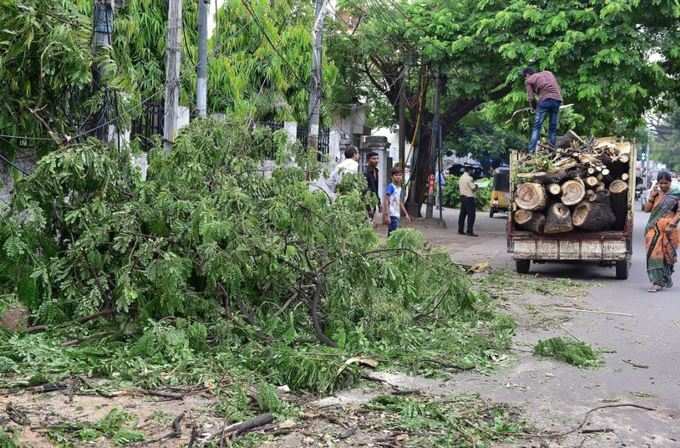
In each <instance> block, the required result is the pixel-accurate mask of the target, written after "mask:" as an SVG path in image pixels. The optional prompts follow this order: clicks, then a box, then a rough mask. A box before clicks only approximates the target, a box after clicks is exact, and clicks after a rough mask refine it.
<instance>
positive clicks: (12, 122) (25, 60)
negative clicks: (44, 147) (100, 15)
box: [0, 0, 94, 150]
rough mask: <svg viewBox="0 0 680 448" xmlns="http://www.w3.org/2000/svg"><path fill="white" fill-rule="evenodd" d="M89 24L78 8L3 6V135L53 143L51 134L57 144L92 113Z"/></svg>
mask: <svg viewBox="0 0 680 448" xmlns="http://www.w3.org/2000/svg"><path fill="white" fill-rule="evenodd" d="M90 22H91V19H90V18H89V17H87V16H86V15H85V14H83V11H82V9H79V8H78V5H77V2H64V1H60V0H40V1H38V0H30V1H29V0H3V1H2V2H0V23H2V26H1V27H0V91H2V97H1V98H0V131H1V132H0V133H2V134H9V135H22V136H29V137H34V138H48V129H49V130H52V131H53V132H54V138H55V140H57V141H58V140H59V138H60V137H59V136H61V135H65V134H71V135H72V134H73V130H74V129H77V127H78V126H79V125H80V124H81V123H82V122H83V121H84V120H85V118H86V117H87V115H88V113H91V112H93V110H94V109H93V108H92V107H87V106H93V105H92V104H89V103H88V101H87V100H88V99H90V97H91V95H92V92H91V89H90V86H91V82H92V72H91V68H92V64H93V58H92V55H91V49H90V37H91V23H90ZM83 103H85V107H82V105H83ZM48 139H49V138H48ZM18 144H19V142H18V141H17V140H14V139H9V140H6V141H3V146H5V148H9V149H11V150H14V149H16V148H17V147H18Z"/></svg>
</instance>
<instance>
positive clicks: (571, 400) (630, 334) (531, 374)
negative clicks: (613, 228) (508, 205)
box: [425, 210, 680, 448]
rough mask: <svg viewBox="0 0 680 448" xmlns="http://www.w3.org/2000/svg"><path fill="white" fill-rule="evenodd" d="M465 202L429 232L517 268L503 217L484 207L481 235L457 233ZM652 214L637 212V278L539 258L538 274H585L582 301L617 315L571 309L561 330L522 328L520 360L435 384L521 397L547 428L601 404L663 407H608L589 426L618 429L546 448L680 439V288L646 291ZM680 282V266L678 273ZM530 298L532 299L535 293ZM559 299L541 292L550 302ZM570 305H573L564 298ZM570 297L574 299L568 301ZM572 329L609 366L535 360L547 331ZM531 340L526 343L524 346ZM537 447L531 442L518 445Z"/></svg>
mask: <svg viewBox="0 0 680 448" xmlns="http://www.w3.org/2000/svg"><path fill="white" fill-rule="evenodd" d="M457 217H458V212H457V211H456V210H446V214H445V219H446V221H447V225H448V228H447V229H446V230H444V229H441V228H438V227H437V226H434V225H427V226H425V227H426V229H425V233H426V234H427V235H428V237H429V238H430V240H432V241H433V242H435V243H437V244H441V245H443V246H445V247H447V248H448V250H449V252H450V253H451V255H452V257H453V258H454V259H456V260H458V261H460V262H463V263H466V264H474V263H477V262H483V261H487V262H489V263H490V264H491V265H492V266H494V267H496V268H508V269H512V268H514V263H513V261H512V259H511V257H510V256H509V255H508V254H507V253H506V243H505V225H506V220H505V219H503V218H500V217H499V218H494V219H490V218H489V217H488V215H482V214H479V215H478V224H477V225H476V228H475V231H476V232H477V233H478V234H479V235H480V237H479V238H472V237H467V236H461V235H458V234H457V232H456V231H457ZM646 219H647V216H646V215H645V214H643V213H641V212H637V213H636V216H635V232H634V245H633V247H634V252H633V259H632V270H631V274H630V278H629V279H628V280H626V281H621V280H615V279H614V269H613V268H603V267H598V266H583V265H559V264H542V265H541V264H536V265H534V264H532V267H531V273H532V274H533V273H538V274H539V276H549V277H567V278H574V279H582V280H586V281H588V282H591V283H592V285H591V284H589V293H588V295H587V297H585V298H583V299H580V300H579V302H578V307H579V308H583V309H588V310H592V311H598V312H605V313H615V314H605V313H586V312H566V313H564V312H563V314H566V315H568V316H567V319H568V320H566V321H563V322H561V323H560V322H559V321H557V322H558V323H556V324H554V326H553V327H552V328H548V329H536V328H533V329H532V328H521V325H520V328H519V330H518V334H517V337H516V340H515V347H516V349H517V362H516V363H514V364H513V365H511V366H510V367H508V368H505V369H501V370H500V371H499V372H497V373H495V374H493V375H492V376H489V377H482V378H480V377H479V375H474V374H464V375H461V376H457V377H456V378H454V380H453V381H452V383H453V384H449V385H446V386H443V385H438V386H436V388H439V389H441V388H444V389H457V390H461V389H463V390H465V391H467V392H478V393H480V394H481V395H482V396H485V397H487V398H492V399H494V400H498V401H504V402H508V403H514V404H517V405H520V406H521V407H522V408H524V409H525V410H526V412H527V415H528V416H529V417H530V419H531V420H533V421H534V422H536V423H537V424H538V426H539V427H541V428H542V429H554V430H563V429H567V430H568V429H569V428H570V427H572V428H573V427H574V426H575V425H576V424H578V423H579V422H580V421H581V420H582V418H583V416H584V414H585V413H586V412H587V411H588V410H589V409H592V408H595V407H598V406H603V405H610V404H629V403H630V404H635V405H642V406H646V407H650V408H654V409H655V410H654V411H645V410H642V409H639V408H634V407H617V408H605V409H601V410H599V411H596V412H594V413H592V415H591V418H590V423H589V426H588V427H589V428H596V429H605V430H609V429H611V430H613V431H614V432H602V433H595V434H592V435H582V434H579V433H575V434H572V435H571V436H569V437H567V438H566V439H563V440H561V441H556V440H550V439H547V440H546V441H545V445H544V446H550V447H552V446H555V447H557V446H560V447H561V446H565V447H566V446H577V447H578V446H582V447H636V448H637V447H640V448H642V447H664V448H666V447H668V448H670V447H676V446H677V447H680V375H679V373H680V287H679V288H676V289H674V290H667V291H663V292H660V293H656V294H650V293H647V292H646V291H647V287H648V283H647V275H646V272H645V251H644V244H643V229H644V225H645V222H646ZM677 280H678V281H677V283H678V284H680V274H678V277H677ZM527 300H529V299H527ZM551 300H553V299H551V298H541V297H538V298H535V301H536V302H535V303H534V305H536V304H537V303H538V304H541V305H543V306H544V307H547V306H549V305H551V304H550V301H551ZM560 304H561V305H565V303H563V302H562V303H560ZM566 305H569V303H566ZM555 335H559V336H567V335H573V336H575V337H577V338H579V339H581V340H583V341H586V342H588V343H590V344H592V345H593V346H594V347H597V348H599V349H601V350H603V351H605V353H604V354H603V357H604V360H605V365H604V366H603V367H600V368H597V369H578V368H575V367H572V366H569V365H566V364H562V363H558V362H553V361H546V360H542V359H539V358H536V357H535V356H533V355H532V354H531V353H530V348H531V347H533V345H534V344H535V343H536V342H537V340H538V339H543V338H546V337H550V336H555ZM522 347H524V349H522ZM512 446H529V445H522V444H520V445H512Z"/></svg>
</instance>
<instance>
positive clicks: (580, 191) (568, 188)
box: [562, 179, 586, 206]
mask: <svg viewBox="0 0 680 448" xmlns="http://www.w3.org/2000/svg"><path fill="white" fill-rule="evenodd" d="M585 195H586V186H585V184H584V183H583V181H582V180H581V179H572V180H568V181H566V182H565V183H563V184H562V203H563V204H564V205H567V206H571V205H576V204H578V203H579V202H581V201H582V200H583V198H584V197H585Z"/></svg>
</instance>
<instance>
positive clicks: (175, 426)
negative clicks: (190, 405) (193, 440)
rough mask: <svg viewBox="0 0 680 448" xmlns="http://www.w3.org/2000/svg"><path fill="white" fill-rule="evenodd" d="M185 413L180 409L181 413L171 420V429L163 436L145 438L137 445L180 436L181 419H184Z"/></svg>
mask: <svg viewBox="0 0 680 448" xmlns="http://www.w3.org/2000/svg"><path fill="white" fill-rule="evenodd" d="M185 414H186V411H182V413H181V414H179V415H178V416H177V417H175V420H173V422H172V431H170V432H169V433H167V434H165V435H163V436H160V437H157V438H155V439H151V440H146V441H144V442H142V443H141V444H140V445H138V446H144V445H151V444H152V443H158V442H162V441H164V440H168V439H177V438H179V437H182V420H183V419H184V415H185Z"/></svg>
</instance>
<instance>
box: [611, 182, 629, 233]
mask: <svg viewBox="0 0 680 448" xmlns="http://www.w3.org/2000/svg"><path fill="white" fill-rule="evenodd" d="M609 193H610V194H609V198H610V202H611V208H612V211H613V212H614V216H615V217H616V221H614V229H615V230H623V228H624V227H625V225H626V220H627V218H628V183H627V182H625V181H623V180H618V179H617V180H615V181H613V182H612V183H611V185H609Z"/></svg>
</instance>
